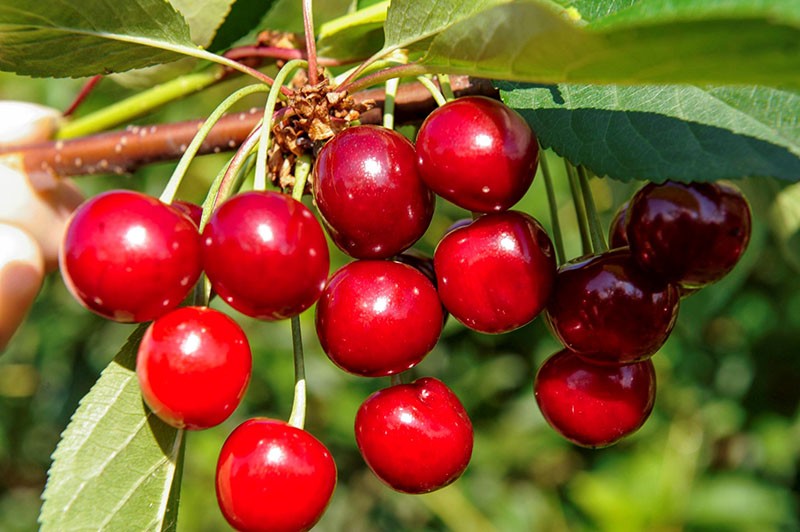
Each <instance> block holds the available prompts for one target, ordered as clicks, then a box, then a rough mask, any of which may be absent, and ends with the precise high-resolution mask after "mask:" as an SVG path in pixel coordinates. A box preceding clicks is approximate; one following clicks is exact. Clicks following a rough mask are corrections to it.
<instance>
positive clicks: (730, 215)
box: [628, 182, 751, 288]
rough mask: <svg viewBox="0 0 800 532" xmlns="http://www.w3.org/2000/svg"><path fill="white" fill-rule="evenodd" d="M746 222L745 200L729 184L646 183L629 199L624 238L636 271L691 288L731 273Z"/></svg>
mask: <svg viewBox="0 0 800 532" xmlns="http://www.w3.org/2000/svg"><path fill="white" fill-rule="evenodd" d="M750 224H751V220H750V206H749V205H748V203H747V199H745V197H744V196H743V195H742V193H741V192H740V191H739V190H738V189H737V188H736V187H734V186H733V185H727V184H723V183H692V184H684V183H671V182H668V183H664V184H663V185H655V184H652V183H650V184H648V185H646V186H645V187H644V188H642V189H641V190H639V191H638V192H637V193H636V195H635V196H634V197H633V199H632V200H631V207H630V214H629V216H628V240H629V241H630V245H631V251H632V253H633V256H634V257H636V260H637V261H638V262H639V264H640V265H641V266H642V268H645V269H647V270H648V271H651V272H653V273H654V274H656V275H659V276H661V277H662V278H664V279H667V280H670V281H673V282H677V283H680V284H681V285H682V286H686V287H689V288H697V287H701V286H704V285H707V284H709V283H712V282H714V281H717V280H719V279H721V278H722V277H723V276H725V274H727V273H728V272H729V271H731V269H733V267H734V266H735V265H736V263H737V262H738V261H739V258H740V257H741V256H742V254H743V253H744V251H745V249H746V248H747V244H748V242H749V241H750Z"/></svg>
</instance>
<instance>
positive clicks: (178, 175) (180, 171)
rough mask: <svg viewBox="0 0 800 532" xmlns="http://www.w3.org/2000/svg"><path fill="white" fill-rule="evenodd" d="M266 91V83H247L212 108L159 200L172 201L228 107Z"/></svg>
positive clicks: (270, 90) (271, 91)
mask: <svg viewBox="0 0 800 532" xmlns="http://www.w3.org/2000/svg"><path fill="white" fill-rule="evenodd" d="M273 88H274V85H273ZM267 91H269V92H270V95H271V94H272V93H273V92H274V91H273V89H270V88H268V87H267V86H266V85H262V84H260V83H259V84H255V85H248V86H247V87H243V88H241V89H239V90H237V91H236V92H234V93H233V94H231V95H230V96H228V97H227V98H225V100H223V102H222V103H221V104H219V105H218V106H217V108H216V109H214V111H213V112H212V113H211V114H210V115H209V116H208V118H207V119H206V121H205V122H203V125H202V126H201V127H200V129H199V130H198V131H197V134H196V135H195V136H194V138H193V139H192V142H190V143H189V146H188V147H187V148H186V151H185V152H183V156H181V159H180V161H179V162H178V165H177V166H176V167H175V170H174V171H173V172H172V177H170V179H169V181H168V182H167V186H166V187H165V188H164V192H162V193H161V198H160V199H161V201H163V202H164V203H172V200H173V199H175V194H176V193H177V192H178V187H180V184H181V181H183V178H184V176H185V175H186V171H187V170H188V169H189V165H190V164H191V163H192V160H193V159H194V158H195V156H196V155H197V152H198V151H200V146H202V145H203V142H204V141H205V140H206V137H207V136H208V134H209V132H210V131H211V128H213V127H214V125H215V124H216V123H217V122H218V121H219V119H220V118H222V115H224V114H225V113H226V112H227V111H228V110H230V108H231V107H233V106H234V105H235V104H236V103H237V102H238V101H239V100H241V99H243V98H245V97H247V96H249V95H251V94H255V93H257V92H267Z"/></svg>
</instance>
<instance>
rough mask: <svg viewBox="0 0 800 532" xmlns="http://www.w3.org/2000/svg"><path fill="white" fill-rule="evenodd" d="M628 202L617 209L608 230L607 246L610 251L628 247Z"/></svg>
mask: <svg viewBox="0 0 800 532" xmlns="http://www.w3.org/2000/svg"><path fill="white" fill-rule="evenodd" d="M627 231H628V202H627V201H626V202H625V203H623V204H622V205H620V206H619V209H617V213H616V214H615V215H614V218H612V219H611V226H610V227H609V229H608V246H609V247H610V248H611V249H614V248H623V247H626V246H627V245H628V233H627Z"/></svg>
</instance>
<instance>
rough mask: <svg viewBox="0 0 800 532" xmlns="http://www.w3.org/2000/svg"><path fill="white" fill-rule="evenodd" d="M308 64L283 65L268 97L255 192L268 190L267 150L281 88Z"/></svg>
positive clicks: (254, 184) (257, 161)
mask: <svg viewBox="0 0 800 532" xmlns="http://www.w3.org/2000/svg"><path fill="white" fill-rule="evenodd" d="M308 64H309V63H308V62H307V61H305V60H303V59H293V60H291V61H289V62H287V63H286V64H285V65H283V68H281V69H280V71H279V72H278V74H277V75H276V76H275V83H274V84H273V85H272V88H271V89H270V91H269V95H268V96H267V103H266V105H265V106H264V122H263V126H262V127H261V136H260V139H259V142H258V154H257V155H256V177H255V181H254V183H253V189H254V190H266V189H267V149H268V148H269V137H270V133H271V132H272V121H273V116H274V114H275V106H276V105H277V103H278V96H279V95H280V88H281V87H283V84H284V83H285V82H286V79H287V78H288V77H289V75H290V74H292V73H294V71H295V70H297V69H298V68H303V67H307V66H308Z"/></svg>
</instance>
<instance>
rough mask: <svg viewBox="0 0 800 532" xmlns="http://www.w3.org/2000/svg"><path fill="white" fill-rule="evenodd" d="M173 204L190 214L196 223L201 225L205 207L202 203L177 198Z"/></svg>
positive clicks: (184, 212) (198, 225)
mask: <svg viewBox="0 0 800 532" xmlns="http://www.w3.org/2000/svg"><path fill="white" fill-rule="evenodd" d="M172 206H173V207H175V208H176V209H178V210H179V211H181V212H182V213H183V214H185V215H186V216H188V217H189V219H190V220H191V221H193V222H194V225H196V226H197V227H200V222H201V220H202V219H203V208H202V207H201V206H200V205H197V204H196V203H192V202H191V201H183V200H175V201H173V202H172Z"/></svg>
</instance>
